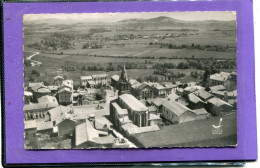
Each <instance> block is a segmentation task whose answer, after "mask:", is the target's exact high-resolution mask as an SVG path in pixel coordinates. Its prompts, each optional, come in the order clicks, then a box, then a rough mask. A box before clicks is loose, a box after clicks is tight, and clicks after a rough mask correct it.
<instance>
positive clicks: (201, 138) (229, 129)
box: [135, 113, 237, 147]
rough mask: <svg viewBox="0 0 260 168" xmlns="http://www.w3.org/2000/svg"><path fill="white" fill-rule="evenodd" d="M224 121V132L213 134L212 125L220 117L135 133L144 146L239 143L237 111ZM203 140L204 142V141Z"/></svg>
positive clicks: (217, 121) (216, 123)
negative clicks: (155, 130) (237, 137)
mask: <svg viewBox="0 0 260 168" xmlns="http://www.w3.org/2000/svg"><path fill="white" fill-rule="evenodd" d="M222 118H223V122H222V125H223V126H222V131H223V132H222V134H212V125H218V123H219V119H220V117H212V118H209V119H204V120H197V121H191V122H186V123H182V124H179V125H170V126H165V127H162V128H161V130H160V131H157V132H150V133H144V134H137V135H135V139H136V141H138V142H139V143H140V144H142V147H183V146H189V147H192V146H191V145H193V146H194V147H195V146H197V147H198V145H201V146H200V147H202V146H204V147H205V146H209V145H212V144H214V146H216V147H217V146H218V147H220V146H223V144H224V145H225V144H227V142H228V144H229V145H236V144H237V139H236V135H237V129H236V127H237V113H232V114H230V115H226V116H224V117H222ZM202 142H203V143H202Z"/></svg>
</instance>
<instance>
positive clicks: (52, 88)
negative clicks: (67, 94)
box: [48, 85, 59, 96]
mask: <svg viewBox="0 0 260 168" xmlns="http://www.w3.org/2000/svg"><path fill="white" fill-rule="evenodd" d="M48 89H49V90H50V91H51V95H52V96H55V95H56V94H57V92H58V89H59V86H54V85H49V86H48Z"/></svg>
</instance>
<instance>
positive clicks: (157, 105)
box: [151, 98, 166, 114]
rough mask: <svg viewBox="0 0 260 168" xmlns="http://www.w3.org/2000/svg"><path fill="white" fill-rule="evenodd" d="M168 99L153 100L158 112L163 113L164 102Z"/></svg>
mask: <svg viewBox="0 0 260 168" xmlns="http://www.w3.org/2000/svg"><path fill="white" fill-rule="evenodd" d="M165 101H166V100H164V99H162V98H155V99H152V100H151V103H152V105H154V106H155V107H156V109H157V110H156V112H157V113H156V114H161V113H162V111H163V106H162V104H163V103H164V102H165Z"/></svg>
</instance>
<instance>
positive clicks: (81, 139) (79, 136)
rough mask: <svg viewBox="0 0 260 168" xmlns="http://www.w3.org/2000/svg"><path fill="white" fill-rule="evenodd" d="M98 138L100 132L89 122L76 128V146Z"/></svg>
mask: <svg viewBox="0 0 260 168" xmlns="http://www.w3.org/2000/svg"><path fill="white" fill-rule="evenodd" d="M98 137H99V135H98V130H96V129H95V128H94V127H93V126H92V124H91V123H90V122H89V121H88V120H86V122H84V123H82V124H79V125H77V126H76V127H75V144H76V146H78V145H80V144H83V143H85V142H87V141H93V139H95V138H98Z"/></svg>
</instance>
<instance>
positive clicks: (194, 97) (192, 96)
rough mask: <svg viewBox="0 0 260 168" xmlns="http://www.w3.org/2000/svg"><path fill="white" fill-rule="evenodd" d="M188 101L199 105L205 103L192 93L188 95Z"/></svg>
mask: <svg viewBox="0 0 260 168" xmlns="http://www.w3.org/2000/svg"><path fill="white" fill-rule="evenodd" d="M188 99H189V101H191V102H192V103H198V102H203V103H204V101H202V100H201V99H200V98H199V97H197V96H196V95H195V94H193V93H190V94H189V95H188Z"/></svg>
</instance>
